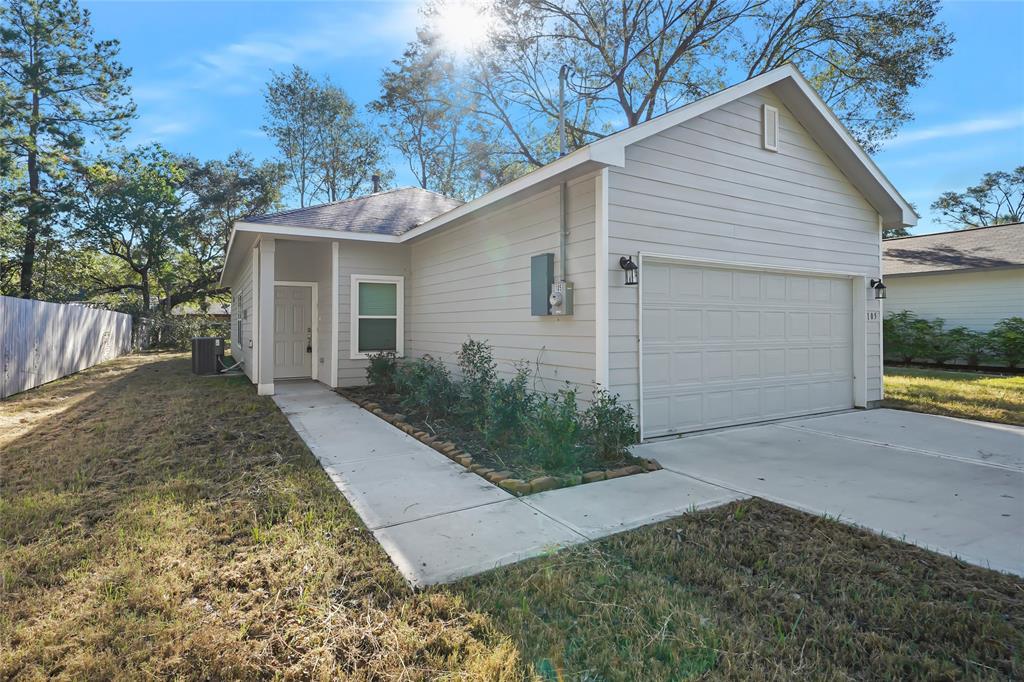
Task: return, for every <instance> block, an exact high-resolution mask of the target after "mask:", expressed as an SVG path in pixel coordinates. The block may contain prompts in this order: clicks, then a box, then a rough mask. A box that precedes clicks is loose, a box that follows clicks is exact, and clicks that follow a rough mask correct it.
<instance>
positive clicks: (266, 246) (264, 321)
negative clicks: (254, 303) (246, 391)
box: [256, 237, 275, 395]
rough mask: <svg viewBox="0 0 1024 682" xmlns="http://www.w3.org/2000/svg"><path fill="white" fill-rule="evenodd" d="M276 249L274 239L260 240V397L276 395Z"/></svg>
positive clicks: (258, 385) (258, 391)
mask: <svg viewBox="0 0 1024 682" xmlns="http://www.w3.org/2000/svg"><path fill="white" fill-rule="evenodd" d="M274 249H275V242H274V238H273V237H261V238H260V273H259V285H260V290H259V302H260V303H259V308H260V316H259V323H258V324H259V332H258V333H259V342H258V344H257V346H258V347H257V353H258V354H259V357H258V358H257V362H258V363H259V368H260V369H259V384H257V386H256V392H257V393H258V394H259V395H274Z"/></svg>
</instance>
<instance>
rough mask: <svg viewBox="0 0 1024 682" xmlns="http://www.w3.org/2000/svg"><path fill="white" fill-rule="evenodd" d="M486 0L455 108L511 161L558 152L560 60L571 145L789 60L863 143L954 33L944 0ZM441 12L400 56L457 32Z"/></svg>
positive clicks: (886, 129)
mask: <svg viewBox="0 0 1024 682" xmlns="http://www.w3.org/2000/svg"><path fill="white" fill-rule="evenodd" d="M491 8H492V9H491V10H490V17H485V18H484V20H487V21H490V22H492V26H493V28H492V30H491V34H490V38H489V40H488V41H487V42H486V43H485V44H484V45H483V46H481V47H480V48H478V49H475V50H472V51H471V52H470V53H469V54H466V55H463V56H462V58H461V60H460V64H461V73H460V74H459V75H458V77H459V78H460V79H461V80H460V83H462V84H468V85H466V86H463V87H464V92H465V98H464V100H465V101H469V102H471V103H472V108H471V110H469V111H467V112H461V111H458V110H453V111H452V112H450V114H449V115H453V116H460V115H465V116H468V117H469V118H470V119H472V121H473V122H474V124H475V125H477V126H479V128H480V129H481V130H485V131H487V134H484V135H481V138H480V139H484V140H488V141H490V142H492V143H493V149H492V151H491V156H492V157H496V156H500V155H502V154H504V155H506V156H505V159H506V166H507V167H508V168H510V169H515V168H516V166H515V164H514V163H508V162H507V161H508V160H510V159H513V158H514V159H516V160H518V162H519V163H520V164H522V165H521V166H520V167H519V170H527V169H529V168H531V167H535V166H538V165H541V164H543V163H546V162H548V161H550V160H551V159H552V158H553V157H554V156H555V155H556V154H557V153H558V151H557V150H558V146H557V143H556V137H555V135H554V129H555V121H556V119H557V117H558V110H559V100H558V81H559V79H558V74H559V69H560V67H561V66H562V65H563V64H565V65H568V66H569V67H570V69H571V73H572V76H571V78H570V81H569V93H568V106H567V111H566V118H567V129H568V130H567V132H568V138H569V140H568V141H569V147H570V149H573V148H577V147H579V146H582V145H583V144H586V143H588V142H590V141H593V140H595V139H598V138H600V137H602V136H604V135H607V134H608V133H609V132H612V130H613V129H619V128H622V127H630V126H634V125H638V124H640V123H642V122H644V121H647V120H650V119H651V118H653V117H654V116H657V115H659V114H662V113H664V112H665V111H668V110H669V109H672V108H675V107H677V106H680V105H682V104H685V103H687V102H690V101H693V100H694V99H697V98H699V97H702V96H705V95H707V94H710V93H712V92H714V91H716V90H718V89H720V88H721V87H722V86H724V85H725V84H726V83H727V82H729V81H732V80H736V79H737V78H744V77H753V76H756V75H758V74H761V73H764V72H766V71H768V70H770V69H772V68H775V67H777V66H780V65H782V64H784V63H787V62H792V63H795V64H796V65H797V66H798V67H799V68H800V69H801V70H802V71H803V72H804V73H805V74H806V75H807V76H808V78H809V79H810V81H811V82H812V84H813V85H814V86H815V87H816V88H817V89H818V91H819V92H820V93H821V94H822V96H823V98H824V99H825V100H826V102H827V103H828V104H829V105H830V106H831V107H832V108H833V109H834V110H835V111H836V113H837V114H838V115H839V117H840V118H841V119H842V120H843V122H844V123H845V124H846V125H847V127H848V128H849V129H850V130H851V131H852V132H853V134H854V135H855V136H856V137H857V139H858V140H859V141H860V142H861V144H863V145H864V146H865V147H866V148H868V149H869V150H871V149H874V148H875V147H876V146H877V144H878V143H879V141H881V140H882V139H884V138H886V137H888V136H890V135H891V134H893V133H894V132H895V131H896V130H897V129H898V127H899V126H900V125H901V124H902V123H903V122H905V121H906V120H908V119H909V118H910V116H911V114H910V112H909V109H908V106H907V98H908V96H909V94H910V92H911V91H912V89H913V88H914V87H916V86H917V85H919V84H920V83H921V82H922V81H923V80H924V79H926V78H927V77H928V75H929V73H930V70H931V67H932V65H933V64H934V63H935V62H936V61H938V60H941V59H943V58H945V57H946V56H948V55H949V54H950V47H951V44H952V42H953V37H952V35H951V34H950V33H949V32H948V31H947V30H946V27H945V26H944V25H943V23H942V22H941V21H939V20H938V18H937V12H938V8H939V0H738V1H736V2H732V1H731V0H498V1H497V2H495V3H493V5H491ZM445 18H446V14H445V8H444V0H437V1H436V2H435V3H434V4H432V5H430V6H428V8H427V9H426V10H425V31H424V32H421V33H420V34H419V35H418V37H417V41H416V42H417V43H419V45H411V46H410V48H409V50H408V51H407V55H415V54H417V53H418V52H420V51H424V50H426V49H428V48H430V47H431V45H432V44H433V45H436V44H437V42H438V41H437V40H436V36H442V37H443V36H444V34H445V33H446V32H447V31H451V30H452V28H451V27H450V22H446V21H445ZM441 42H442V43H443V41H441ZM437 63H438V61H437V60H435V61H434V62H432V63H428V62H425V61H423V62H422V67H423V68H436V64H437ZM414 65H415V60H414V59H405V60H404V62H403V66H408V67H410V68H411V67H413V66H414ZM438 74H440V75H441V76H443V75H444V71H443V70H439V71H437V72H436V73H435V74H434V75H435V76H436V75H438ZM421 78H422V79H427V76H422V77H421ZM388 94H389V92H388V87H387V85H386V84H385V95H388ZM409 99H410V98H406V100H407V101H406V102H405V104H406V105H408V104H409V103H410V102H409ZM382 101H387V98H386V97H385V98H382ZM392 108H393V109H397V108H398V107H397V105H395V104H392ZM415 123H416V120H415V119H412V120H410V121H409V122H407V123H405V124H404V125H405V126H406V128H407V131H411V130H412V128H413V126H414V125H415Z"/></svg>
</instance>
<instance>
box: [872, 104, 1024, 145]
mask: <svg viewBox="0 0 1024 682" xmlns="http://www.w3.org/2000/svg"><path fill="white" fill-rule="evenodd" d="M1022 127H1024V109H1021V110H1018V111H1011V112H1006V113H1003V114H995V115H992V116H981V117H977V118H970V119H966V120H963V121H957V122H956V123H944V124H941V125H935V126H930V127H927V128H917V129H916V130H908V131H907V132H904V133H900V134H899V135H897V136H896V138H895V139H893V140H892V141H890V142H888V143H887V144H886V148H887V149H891V148H893V147H901V146H906V145H910V144H914V143H917V142H926V141H928V140H939V139H948V138H951V137H964V136H967V135H978V134H981V133H992V132H1000V131H1005V130H1015V129H1017V128H1022Z"/></svg>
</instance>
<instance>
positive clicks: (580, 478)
mask: <svg viewBox="0 0 1024 682" xmlns="http://www.w3.org/2000/svg"><path fill="white" fill-rule="evenodd" d="M342 395H343V396H344V394H342ZM344 397H345V398H347V399H348V400H351V401H352V402H354V403H355V404H356V405H358V406H359V407H361V408H363V409H364V410H366V411H367V412H370V413H371V414H373V415H375V416H377V417H380V418H381V419H383V420H384V421H386V422H388V423H389V424H391V425H392V426H394V427H395V428H397V429H401V430H402V431H404V432H405V433H407V434H409V435H410V436H412V437H413V438H415V439H416V440H418V441H420V442H421V443H423V444H424V445H428V446H430V447H431V448H433V449H434V450H437V451H438V452H440V453H441V454H442V455H444V456H445V457H447V458H448V459H450V460H452V461H453V462H455V463H456V464H460V465H462V466H463V467H465V468H466V469H468V470H469V471H471V472H473V473H474V474H476V475H477V476H481V477H482V478H485V479H486V480H488V481H490V482H491V483H493V484H494V485H496V486H498V487H500V488H502V489H503V490H507V491H508V492H510V493H512V494H514V495H529V494H530V493H539V492H544V491H545V490H554V489H556V488H568V487H571V486H574V485H582V484H584V483H595V482H597V481H604V480H608V479H612V478H622V477H623V476H633V475H635V474H646V473H648V472H651V471H658V470H659V469H661V465H660V464H658V463H657V462H656V461H655V460H653V459H642V460H641V463H640V464H631V465H629V466H624V467H620V468H618V469H598V470H595V471H588V472H586V473H584V474H576V475H570V476H558V477H555V476H539V477H537V478H534V479H533V480H530V481H525V480H523V479H521V478H512V473H511V472H509V471H495V470H494V469H489V468H487V467H485V466H484V465H482V464H478V463H475V462H474V461H473V456H472V455H470V454H469V453H468V452H465V451H464V450H460V449H459V447H458V446H457V445H455V443H452V442H451V441H445V440H441V439H440V438H435V437H434V436H431V435H430V434H428V433H426V432H425V431H421V430H420V429H418V428H416V427H415V426H413V425H412V424H409V423H408V422H406V421H405V419H404V417H405V415H403V414H392V413H390V412H385V411H384V410H383V409H382V408H381V406H380V404H379V403H376V402H374V401H373V400H369V399H364V398H352V397H349V396H344Z"/></svg>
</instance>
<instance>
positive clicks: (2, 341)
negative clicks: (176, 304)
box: [0, 296, 132, 398]
mask: <svg viewBox="0 0 1024 682" xmlns="http://www.w3.org/2000/svg"><path fill="white" fill-rule="evenodd" d="M131 345H132V318H131V315H126V314H124V313H115V312H112V311H110V310H102V309H99V308H90V307H88V306H84V305H74V304H71V305H67V304H63V303H47V302H46V301H33V300H29V299H23V298H10V297H7V296H0V398H6V397H7V396H9V395H14V394H15V393H20V392H21V391H27V390H28V389H30V388H33V387H34V386H39V385H40V384H45V383H46V382H48V381H53V380H54V379H59V378H61V377H63V376H67V375H68V374H74V373H75V372H78V371H80V370H83V369H85V368H86V367H92V366H93V365H95V364H97V363H99V362H103V361H105V360H110V359H112V358H116V357H117V356H119V355H124V354H125V353H127V352H129V351H130V350H131Z"/></svg>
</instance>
